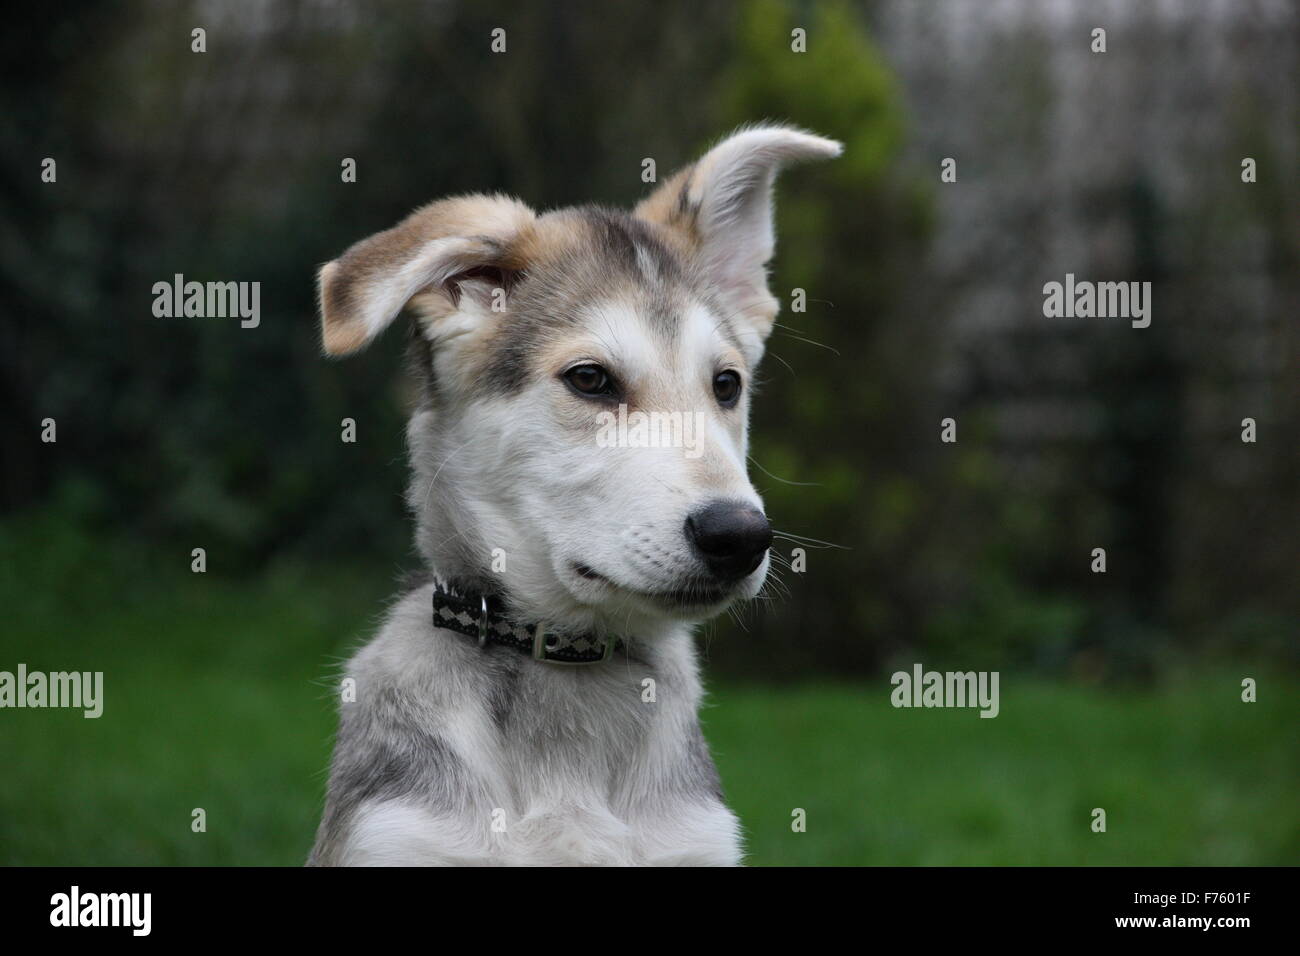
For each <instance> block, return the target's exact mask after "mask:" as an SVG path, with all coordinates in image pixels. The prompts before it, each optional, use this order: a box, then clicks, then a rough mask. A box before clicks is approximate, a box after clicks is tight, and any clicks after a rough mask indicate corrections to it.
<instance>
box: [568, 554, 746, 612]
mask: <svg viewBox="0 0 1300 956" xmlns="http://www.w3.org/2000/svg"><path fill="white" fill-rule="evenodd" d="M573 572H574V573H575V574H576V575H578V577H580V578H583V579H584V580H587V581H592V582H595V583H597V584H604V585H606V586H607V587H611V588H615V589H617V590H619V591H623V592H626V593H629V594H634V595H636V596H637V597H639V598H641V599H642V600H646V601H650V602H652V603H654V604H658V605H661V606H664V607H669V608H673V609H675V610H690V609H696V608H707V607H713V606H715V605H718V604H722V603H723V602H725V601H727V600H728V599H729V598H731V597H732V596H733V595H734V594H735V592H736V587H735V585H728V586H725V587H724V586H720V585H717V584H711V583H709V582H707V581H697V582H692V583H691V584H689V585H687V586H685V587H680V588H671V589H667V590H662V591H641V590H637V589H636V588H629V587H626V586H624V585H622V584H619V583H618V582H616V581H612V580H610V579H609V578H607V577H605V575H603V574H601V573H599V572H598V571H596V570H595V569H594V568H592V567H590V566H589V565H586V564H580V563H578V562H574V564H573Z"/></svg>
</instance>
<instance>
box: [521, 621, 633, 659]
mask: <svg viewBox="0 0 1300 956" xmlns="http://www.w3.org/2000/svg"><path fill="white" fill-rule="evenodd" d="M554 636H555V635H554V634H551V633H548V632H547V630H546V627H545V626H544V625H542V624H538V625H537V627H536V628H535V630H534V632H533V660H535V661H541V662H543V663H544V664H560V665H567V666H569V667H582V666H584V665H586V664H603V663H604V662H605V661H607V660H609V659H610V658H611V657H613V656H614V645H615V644H617V643H618V639H617V638H613V637H609V638H606V639H605V650H604V651H603V652H602V653H601V655H600V657H599V658H597V659H596V660H592V661H564V660H560V659H559V658H558V657H551V656H550V655H551V651H553V650H555V648H556V647H557V646H558V645H556V644H552V643H551V640H550V639H551V638H552V637H554Z"/></svg>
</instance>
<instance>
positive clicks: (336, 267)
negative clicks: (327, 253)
mask: <svg viewBox="0 0 1300 956" xmlns="http://www.w3.org/2000/svg"><path fill="white" fill-rule="evenodd" d="M534 218H535V215H534V213H533V211H532V210H531V209H529V208H528V207H527V206H525V205H524V204H523V203H521V202H518V201H517V200H514V199H510V198H507V197H505V196H482V195H473V196H458V197H456V198H454V199H444V200H441V201H439V202H435V203H432V204H430V205H428V206H425V207H424V208H422V209H419V210H417V211H416V212H414V213H412V214H411V215H410V216H408V217H407V218H406V219H404V220H403V221H402V222H400V223H399V224H398V225H396V226H394V227H393V228H392V229H388V230H385V231H384V232H381V233H378V234H376V235H373V236H371V237H370V238H369V239H363V240H362V241H361V242H358V243H357V244H356V245H354V246H353V247H352V248H350V249H348V251H347V252H345V253H343V255H341V256H339V258H337V259H335V260H334V261H333V262H327V263H325V265H323V266H321V269H320V274H319V277H318V293H319V299H320V319H321V342H322V344H323V346H324V349H325V351H326V353H328V354H330V355H347V354H349V353H351V352H355V351H357V350H358V349H361V348H364V347H365V346H366V345H368V344H369V343H370V342H371V341H372V340H373V339H374V338H375V336H376V335H378V334H379V333H380V332H382V331H383V330H384V329H385V328H386V327H387V326H388V325H390V324H391V323H392V321H393V320H394V319H395V318H397V316H398V315H400V314H401V312H402V309H404V308H405V307H406V306H407V304H408V303H410V302H411V300H412V299H414V298H416V297H417V296H418V297H419V298H420V305H421V310H420V311H421V318H422V319H424V320H425V321H426V322H436V320H437V319H439V318H441V317H443V316H445V315H450V314H452V313H453V312H456V311H457V310H458V308H459V306H460V304H461V300H462V296H463V295H467V294H469V295H475V296H479V295H481V294H482V293H484V292H486V291H488V290H489V289H490V288H491V287H492V286H494V285H505V284H507V281H508V279H507V277H508V276H509V274H510V273H512V272H514V271H516V270H518V269H519V268H521V267H522V264H521V263H518V262H515V261H513V259H512V255H511V252H510V247H511V240H512V239H514V238H515V237H516V236H518V235H519V233H520V232H522V231H523V230H524V229H526V228H527V227H528V225H529V224H530V223H531V222H532V221H533V219H534Z"/></svg>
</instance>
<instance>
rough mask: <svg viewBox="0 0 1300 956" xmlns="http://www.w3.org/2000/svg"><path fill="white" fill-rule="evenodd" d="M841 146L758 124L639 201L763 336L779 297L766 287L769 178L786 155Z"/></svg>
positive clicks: (798, 158) (819, 153) (829, 153)
mask: <svg viewBox="0 0 1300 956" xmlns="http://www.w3.org/2000/svg"><path fill="white" fill-rule="evenodd" d="M842 150H843V147H842V146H841V145H840V144H839V143H837V142H835V141H834V140H829V139H823V138H822V137H820V136H814V135H813V134H811V133H805V132H803V131H802V130H797V129H792V128H790V127H786V126H755V127H750V128H747V129H741V130H739V131H738V132H736V133H733V134H732V135H731V136H729V137H728V138H726V139H724V140H723V141H722V142H720V143H719V144H718V145H717V146H715V147H713V149H711V150H709V152H708V153H706V154H705V155H704V156H703V158H701V159H700V160H699V161H698V162H696V163H695V164H694V165H692V166H688V167H686V168H685V169H683V170H680V171H678V172H677V173H675V174H674V175H673V176H672V177H671V178H670V179H669V180H667V181H666V182H665V183H664V184H663V185H662V186H660V187H659V188H658V189H657V190H655V191H654V192H653V193H652V194H651V195H650V196H649V197H647V198H646V199H645V200H643V201H642V202H641V204H640V205H639V206H637V207H636V210H635V215H636V216H637V217H638V218H640V219H644V220H646V221H648V222H654V223H658V224H659V225H661V226H665V227H666V228H668V229H669V230H670V231H671V232H673V233H674V235H675V236H677V237H678V238H679V239H680V240H681V241H683V242H684V243H685V246H686V248H687V250H688V251H689V252H690V253H691V254H693V255H696V256H698V257H699V259H700V260H701V264H702V265H703V268H704V270H705V275H706V276H708V277H709V278H710V279H711V280H712V281H714V282H716V283H717V287H718V289H719V291H720V292H721V293H722V295H723V297H724V299H725V300H726V302H727V304H728V306H729V307H730V308H732V309H733V310H735V313H736V314H737V315H739V316H742V317H744V318H745V319H746V320H747V321H748V322H749V323H750V324H751V325H752V327H753V328H754V329H755V330H756V331H757V332H758V333H759V335H760V337H761V338H764V339H765V338H766V337H767V335H768V333H770V332H771V331H772V323H773V322H774V321H775V320H776V313H777V309H778V304H777V301H776V299H774V298H773V297H772V294H771V293H770V292H769V291H768V289H767V263H768V260H770V259H771V258H772V253H773V251H774V249H775V247H776V241H775V236H774V233H773V228H772V184H773V182H774V181H775V180H776V174H777V173H778V172H780V170H781V169H782V168H783V167H784V166H787V165H789V164H790V163H796V162H802V161H804V160H810V159H829V158H831V157H833V156H838V155H839V154H840V152H841V151H842Z"/></svg>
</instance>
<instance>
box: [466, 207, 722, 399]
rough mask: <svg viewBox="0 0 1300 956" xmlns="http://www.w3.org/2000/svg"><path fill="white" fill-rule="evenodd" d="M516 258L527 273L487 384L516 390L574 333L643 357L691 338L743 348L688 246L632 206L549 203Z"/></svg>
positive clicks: (699, 343) (663, 354)
mask: <svg viewBox="0 0 1300 956" xmlns="http://www.w3.org/2000/svg"><path fill="white" fill-rule="evenodd" d="M511 258H513V259H516V260H517V261H519V262H521V263H523V264H524V265H523V275H522V276H521V278H520V280H519V281H518V283H517V284H516V286H515V288H514V289H513V290H512V292H511V295H510V299H509V305H508V308H507V311H506V313H505V314H504V315H502V316H501V320H500V322H499V323H498V324H497V326H496V328H495V330H494V333H493V335H492V337H491V346H490V361H489V363H488V366H487V368H485V369H484V376H483V385H484V386H485V387H487V388H489V389H490V390H492V391H495V392H512V391H517V390H518V389H519V388H521V387H522V386H523V385H524V384H525V383H526V382H527V380H528V377H529V374H530V372H532V371H534V370H535V367H536V365H537V362H538V360H539V358H540V357H541V356H544V355H546V354H547V353H549V352H552V351H553V350H554V349H555V348H556V347H557V346H559V347H563V346H564V344H565V343H567V342H572V343H574V344H575V346H576V344H577V343H579V342H582V341H588V342H590V341H591V340H595V341H597V342H602V343H603V344H604V345H605V347H606V348H607V349H608V350H610V351H613V352H617V353H618V354H617V355H612V356H611V358H622V359H624V360H627V361H642V362H656V361H663V360H664V359H665V358H667V357H670V356H673V355H677V354H679V353H680V349H681V347H682V346H683V344H686V345H687V346H688V347H691V348H695V349H697V350H699V351H701V353H702V354H711V353H712V352H715V351H717V348H718V347H723V346H726V345H733V346H735V347H736V348H737V349H739V342H738V339H737V335H736V332H735V329H734V327H733V325H732V323H731V322H730V321H729V320H728V317H727V316H726V314H725V313H724V312H723V311H722V310H721V309H719V308H718V307H717V305H716V304H715V302H714V299H713V296H712V293H711V290H710V289H709V286H708V284H707V283H706V282H703V281H701V277H700V276H699V275H698V274H697V273H696V272H695V270H694V267H693V263H692V262H691V261H690V259H689V257H688V255H687V254H686V251H685V250H683V249H681V248H679V247H676V246H674V245H673V242H672V240H671V238H670V237H669V236H667V235H665V234H664V233H663V231H662V230H661V229H660V227H657V226H655V225H653V224H651V223H646V222H642V221H641V220H638V219H635V218H633V217H632V216H629V215H628V214H626V213H624V212H620V211H617V210H611V209H604V208H601V207H596V206H586V207H579V208H576V209H564V210H558V211H556V212H552V213H548V214H546V215H544V216H541V217H539V218H538V219H537V220H535V222H534V223H532V224H531V226H530V228H529V229H528V230H527V232H525V233H524V234H523V235H521V236H520V237H519V238H518V239H517V240H516V241H515V243H514V244H513V245H512V247H511ZM702 329H703V330H705V331H701V330H702ZM706 333H707V334H706ZM715 338H716V339H720V342H721V346H720V345H719V344H718V343H715V342H713V341H712V340H713V339H715ZM688 340H689V341H688ZM706 346H707V347H706Z"/></svg>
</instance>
